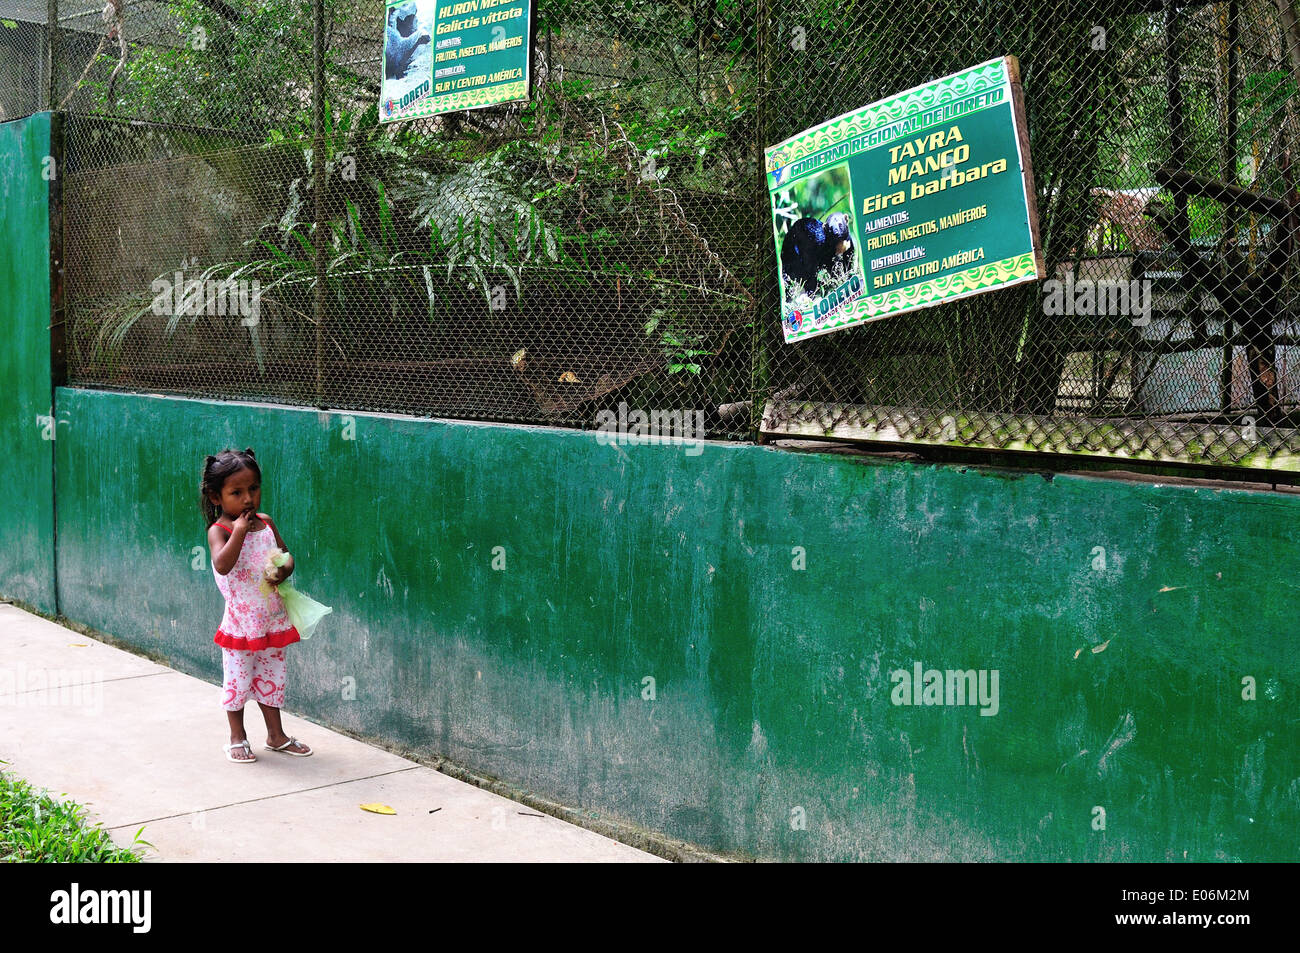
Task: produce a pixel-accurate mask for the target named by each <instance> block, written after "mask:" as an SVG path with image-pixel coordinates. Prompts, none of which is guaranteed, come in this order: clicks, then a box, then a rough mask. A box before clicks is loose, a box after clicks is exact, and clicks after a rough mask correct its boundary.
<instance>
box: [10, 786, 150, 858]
mask: <svg viewBox="0 0 1300 953" xmlns="http://www.w3.org/2000/svg"><path fill="white" fill-rule="evenodd" d="M6 763H7V762H4V761H0V764H6ZM85 812H86V809H85V808H84V807H82V806H81V805H80V804H74V803H72V802H71V801H58V800H55V799H54V798H52V797H50V796H49V794H47V793H46V792H44V791H36V790H35V789H33V788H32V786H31V785H30V784H28V783H27V782H26V781H24V780H23V779H22V778H17V777H14V776H13V775H11V774H9V773H8V772H6V771H0V863H65V864H66V863H74V864H75V863H90V864H135V863H139V862H140V856H139V854H138V853H136V851H140V852H143V850H144V848H146V847H152V846H153V845H152V844H150V843H149V842H148V841H143V840H141V839H140V834H141V832H142V831H143V830H144V828H143V827H141V828H140V830H138V831H136V832H135V839H134V841H133V842H132V848H131V849H130V850H126V849H123V848H121V847H118V846H117V845H116V844H114V843H113V841H112V840H111V839H110V838H109V836H108V832H107V831H105V830H104V829H103V828H102V827H100V826H99V825H98V824H95V825H90V824H88V823H86V820H85Z"/></svg>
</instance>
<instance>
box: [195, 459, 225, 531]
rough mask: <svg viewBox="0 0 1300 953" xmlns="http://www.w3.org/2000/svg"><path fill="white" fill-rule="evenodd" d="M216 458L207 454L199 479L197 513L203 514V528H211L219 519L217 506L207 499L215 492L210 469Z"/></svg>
mask: <svg viewBox="0 0 1300 953" xmlns="http://www.w3.org/2000/svg"><path fill="white" fill-rule="evenodd" d="M216 462H217V458H216V457H214V456H213V455H212V454H208V455H207V457H205V458H204V460H203V475H202V476H201V477H200V478H199V512H201V513H202V514H203V520H204V528H205V529H206V528H211V526H212V524H213V523H215V522H216V521H217V520H218V519H219V518H220V514H219V513H218V512H217V505H216V504H215V503H213V502H212V500H210V499H208V494H209V493H213V492H215V488H214V487H213V486H212V467H213V465H214V464H215V463H216Z"/></svg>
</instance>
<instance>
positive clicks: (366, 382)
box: [0, 0, 1300, 469]
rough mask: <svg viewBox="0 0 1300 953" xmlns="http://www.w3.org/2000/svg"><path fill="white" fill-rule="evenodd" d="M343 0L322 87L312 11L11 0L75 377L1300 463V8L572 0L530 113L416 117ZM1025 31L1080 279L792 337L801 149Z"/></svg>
mask: <svg viewBox="0 0 1300 953" xmlns="http://www.w3.org/2000/svg"><path fill="white" fill-rule="evenodd" d="M320 2H321V6H320V8H319V9H320V11H321V14H322V23H321V31H320V42H319V49H320V54H321V55H320V62H321V68H322V72H321V76H320V78H319V79H317V78H316V77H315V76H314V64H315V62H316V54H317V46H316V32H315V24H314V15H315V9H316V8H314V7H313V5H312V4H311V3H303V2H282V0H263V2H246V0H167V2H162V0H136V2H132V0H120V4H119V3H118V0H109V2H108V3H106V4H104V5H101V6H98V7H96V6H95V5H94V4H84V5H80V6H76V5H73V4H71V2H70V0H63V2H62V3H61V4H60V6H59V9H58V11H57V13H56V17H55V22H56V23H57V24H58V27H59V28H58V29H57V30H54V31H50V30H49V29H48V26H47V24H48V22H49V18H48V13H47V10H48V7H47V5H46V4H45V3H44V2H43V0H42V2H40V3H38V4H37V5H35V6H33V5H32V2H31V0H0V24H3V25H0V108H3V109H4V110H5V115H6V116H9V117H12V116H14V115H20V114H22V113H23V112H24V111H27V112H30V111H32V110H33V109H35V108H40V107H47V106H49V105H51V104H53V105H54V106H55V107H57V108H61V109H64V110H66V111H67V112H68V120H67V122H66V124H65V150H66V152H65V159H64V179H63V201H64V247H65V257H66V263H67V264H66V277H65V288H64V300H65V302H66V312H67V313H66V318H67V328H68V332H67V340H68V349H69V375H70V379H71V381H72V382H73V383H76V384H81V385H88V386H97V387H109V388H124V389H136V390H139V389H147V390H150V391H164V392H172V393H180V394H193V395H199V396H213V397H225V398H242V399H260V400H272V401H281V402H290V403H301V404H308V405H315V406H325V407H335V408H340V409H358V410H377V411H396V412H404V413H412V414H421V415H431V416H444V417H460V418H470V419H486V420H502V421H515V422H527V423H544V424H554V425H562V426H573V427H591V426H594V425H595V423H596V421H597V420H598V419H600V414H601V412H602V411H609V412H615V413H618V414H622V415H624V417H625V419H626V415H627V414H629V413H630V412H631V411H633V410H643V411H646V412H649V413H659V414H662V415H664V419H667V417H668V416H669V415H671V414H677V419H679V420H689V419H692V418H695V417H696V415H697V414H698V418H697V419H699V420H700V421H701V422H702V426H703V431H704V434H706V435H707V436H710V437H731V438H743V439H752V438H754V437H755V436H756V435H758V434H760V433H761V434H765V435H792V436H814V437H826V436H833V437H844V438H852V439H862V440H872V441H889V442H904V443H923V444H924V443H931V444H946V445H951V446H957V447H976V448H981V449H999V450H1040V451H1052V452H1064V453H1080V452H1082V453H1095V454H1102V455H1110V456H1125V457H1134V458H1145V459H1149V460H1157V461H1174V462H1190V463H1209V464H1216V465H1236V466H1242V467H1262V468H1278V469H1296V468H1298V467H1300V430H1298V429H1297V420H1298V419H1300V415H1298V411H1297V405H1298V404H1300V340H1297V337H1298V336H1300V321H1297V318H1296V315H1295V310H1294V299H1295V284H1296V282H1295V280H1294V272H1295V265H1296V261H1297V249H1296V248H1295V247H1294V241H1295V239H1294V235H1295V229H1296V227H1297V224H1298V223H1297V219H1296V216H1297V209H1296V199H1295V195H1296V189H1295V186H1296V182H1295V176H1296V175H1297V174H1300V170H1296V169H1295V168H1294V166H1295V162H1296V156H1297V153H1296V151H1295V150H1296V134H1297V126H1296V116H1295V113H1296V108H1297V102H1298V99H1297V81H1298V80H1300V32H1298V31H1297V25H1296V19H1295V16H1294V12H1293V8H1292V6H1291V4H1290V0H1279V2H1277V3H1274V2H1272V0H1269V2H1250V3H1247V2H1242V0H1236V2H1223V3H1205V4H1180V5H1175V4H1173V3H1171V2H1163V0H1154V2H1152V0H1049V2H1041V3H1039V2H1035V3H1031V4H1029V5H1028V6H1026V5H1024V4H1017V5H1016V6H1014V7H1013V6H1012V5H1010V4H1008V3H999V2H987V3H980V4H969V3H958V2H956V0H928V2H922V3H919V4H915V5H911V6H904V5H901V4H898V3H896V2H890V3H886V2H883V0H882V2H862V0H841V2H837V3H834V4H832V3H830V2H827V0H791V2H786V3H783V4H781V5H780V6H779V7H778V6H777V5H775V4H772V3H771V2H770V0H747V2H745V3H739V2H729V0H698V2H696V0H688V2H677V3H646V2H636V3H632V2H623V3H619V2H615V0H546V2H541V3H538V4H537V8H536V13H535V16H536V29H535V39H536V42H535V47H534V53H533V71H534V77H535V81H534V88H533V94H532V97H531V99H530V100H529V102H527V103H523V104H512V105H505V106H495V107H488V108H484V109H477V110H471V111H463V112H457V113H450V114H446V115H443V116H437V117H429V118H423V119H417V120H412V121H409V122H403V123H395V124H382V123H380V121H379V113H378V102H379V94H380V77H381V72H382V68H383V67H382V60H383V42H382V37H383V30H384V23H385V7H384V5H383V4H382V3H381V2H379V0H320ZM10 24H14V25H13V26H10ZM51 50H52V55H51ZM1006 53H1014V54H1016V55H1017V57H1018V58H1019V62H1020V68H1021V75H1022V77H1023V83H1024V89H1025V94H1026V109H1027V120H1028V128H1029V132H1030V141H1031V147H1032V158H1033V166H1034V175H1035V182H1036V190H1037V205H1038V210H1039V221H1040V231H1041V235H1042V240H1043V244H1044V252H1045V257H1046V262H1047V269H1048V279H1049V280H1048V281H1044V282H1040V283H1038V284H1037V285H1029V286H1023V287H1021V288H1017V289H1011V290H1006V291H1000V292H995V293H992V294H988V295H983V296H977V297H974V298H968V299H963V300H961V301H957V302H953V303H950V304H945V305H942V306H938V307H934V308H929V309H925V310H922V311H918V312H912V313H909V314H902V315H899V316H896V317H892V318H888V319H885V320H881V321H877V322H873V323H870V324H866V325H863V326H860V327H856V328H851V329H848V330H843V331H839V332H836V333H834V334H830V335H826V336H823V337H817V338H813V339H811V340H807V341H803V342H800V343H796V344H790V345H787V344H785V343H783V341H782V335H781V330H780V321H779V315H780V312H781V301H780V295H781V290H780V283H779V282H778V280H777V279H778V268H779V267H780V266H779V263H778V257H777V254H776V243H774V241H773V235H772V223H773V209H772V207H771V205H770V204H769V197H768V195H767V193H766V192H765V190H764V188H763V168H762V148H763V146H765V145H771V144H774V143H776V142H779V141H782V140H783V139H785V138H788V137H789V136H791V135H793V134H795V133H797V132H799V131H801V130H803V129H806V128H809V127H811V126H814V125H817V124H819V123H821V122H823V121H824V120H826V119H828V118H831V117H834V116H837V115H840V114H842V113H845V112H848V111H850V110H853V109H856V108H858V107H860V106H862V105H864V104H866V103H868V102H871V101H873V100H876V99H880V98H882V97H884V96H886V95H889V94H891V93H894V92H897V91H899V90H902V89H906V88H909V87H912V86H915V85H917V84H919V83H922V82H925V81H927V80H930V79H933V78H935V77H938V76H941V75H944V74H947V73H951V72H955V71H957V70H959V69H962V68H965V67H967V66H970V65H972V64H974V63H979V62H982V61H985V60H989V59H992V58H994V57H998V56H1001V55H1003V54H1006ZM422 55H432V44H424V45H422V47H421V48H418V49H416V50H415V52H414V56H422ZM51 61H52V62H53V64H54V75H55V82H54V83H53V84H52V87H53V88H52V89H50V88H47V87H48V86H49V85H50V84H48V79H45V80H43V79H42V75H43V73H44V75H45V76H48V72H45V71H47V70H48V69H49V63H50V62H51ZM43 84H45V85H43ZM317 106H320V107H321V116H320V128H319V130H317V127H316V116H315V108H316V107H317ZM777 220H778V221H781V219H780V218H778V219H777ZM780 237H781V236H780V235H778V240H779V239H780ZM1120 284H1123V285H1124V287H1125V289H1126V290H1131V291H1132V295H1127V294H1126V295H1125V296H1124V297H1123V298H1122V299H1120V298H1119V297H1117V296H1115V295H1113V294H1112V295H1110V296H1109V297H1107V296H1106V295H1103V294H1101V293H1100V291H1099V290H1098V293H1097V294H1096V295H1093V296H1092V298H1091V300H1090V301H1086V300H1085V299H1084V297H1083V296H1082V290H1081V289H1088V288H1095V289H1101V288H1103V287H1113V286H1117V285H1120ZM1053 295H1055V296H1056V297H1055V298H1053ZM1062 295H1065V296H1068V297H1069V298H1070V301H1069V303H1068V304H1067V305H1066V306H1065V307H1064V308H1062V307H1061V306H1060V305H1061V296H1062ZM241 296H242V297H241ZM1099 298H1100V299H1104V301H1102V303H1099V302H1098V299H1099ZM232 299H233V300H232ZM196 302H197V304H196ZM251 309H255V310H256V313H255V314H254V313H253V312H252V310H251Z"/></svg>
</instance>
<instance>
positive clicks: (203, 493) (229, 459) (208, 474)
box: [199, 447, 262, 527]
mask: <svg viewBox="0 0 1300 953" xmlns="http://www.w3.org/2000/svg"><path fill="white" fill-rule="evenodd" d="M240 470H252V471H253V473H255V474H256V475H257V479H258V482H259V483H260V482H261V480H262V468H261V467H259V466H258V465H257V460H255V459H254V458H253V448H252V447H248V448H246V449H244V450H230V449H226V450H222V451H221V452H220V453H219V454H217V455H216V456H215V457H213V456H209V457H208V458H207V459H206V460H205V461H204V462H203V479H202V480H200V481H199V508H200V509H201V510H203V518H204V519H205V520H206V521H207V525H208V526H209V527H211V526H212V524H213V523H215V522H216V521H217V520H218V519H220V518H221V507H220V506H218V505H217V504H216V503H213V502H212V501H211V500H210V499H208V495H209V494H211V493H216V494H217V495H218V496H220V495H221V488H222V487H223V486H225V485H226V479H227V478H228V477H230V476H232V475H233V474H236V473H238V472H239V471H240Z"/></svg>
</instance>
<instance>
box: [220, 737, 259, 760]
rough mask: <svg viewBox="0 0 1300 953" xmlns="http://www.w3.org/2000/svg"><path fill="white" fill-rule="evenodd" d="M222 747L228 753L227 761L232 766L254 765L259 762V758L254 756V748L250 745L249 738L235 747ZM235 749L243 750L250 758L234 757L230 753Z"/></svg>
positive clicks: (237, 743)
mask: <svg viewBox="0 0 1300 953" xmlns="http://www.w3.org/2000/svg"><path fill="white" fill-rule="evenodd" d="M221 747H222V748H224V749H225V751H226V760H227V761H229V762H231V763H232V764H252V763H253V762H254V761H256V760H257V758H255V757H254V756H253V746H252V745H250V744H249V743H248V739H247V738H245V739H244V740H243V741H236V742H235V743H234V744H233V745H222V746H221ZM234 748H243V749H244V752H245V753H246V754H247V755H248V757H247V758H236V757H235V756H234V755H232V754H231V753H230V752H231V750H232V749H234Z"/></svg>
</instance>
